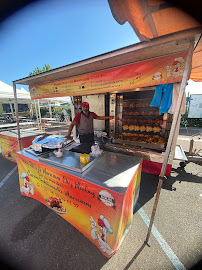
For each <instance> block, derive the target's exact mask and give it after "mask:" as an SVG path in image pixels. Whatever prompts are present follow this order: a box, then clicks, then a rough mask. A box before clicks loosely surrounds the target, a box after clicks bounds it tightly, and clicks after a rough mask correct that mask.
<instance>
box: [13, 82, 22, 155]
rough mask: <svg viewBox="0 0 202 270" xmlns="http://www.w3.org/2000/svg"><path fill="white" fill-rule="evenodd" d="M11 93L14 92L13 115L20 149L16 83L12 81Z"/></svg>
mask: <svg viewBox="0 0 202 270" xmlns="http://www.w3.org/2000/svg"><path fill="white" fill-rule="evenodd" d="M13 94H14V107H15V117H16V123H17V132H18V142H19V148H20V150H22V144H21V138H20V125H19V119H18V103H17V92H16V84H15V83H13Z"/></svg>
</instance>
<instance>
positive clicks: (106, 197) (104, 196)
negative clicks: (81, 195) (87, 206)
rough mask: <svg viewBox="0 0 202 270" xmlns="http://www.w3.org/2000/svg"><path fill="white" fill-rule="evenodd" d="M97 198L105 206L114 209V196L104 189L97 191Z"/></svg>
mask: <svg viewBox="0 0 202 270" xmlns="http://www.w3.org/2000/svg"><path fill="white" fill-rule="evenodd" d="M98 200H100V201H101V202H103V203H104V204H105V205H106V206H109V207H112V208H114V209H116V205H115V199H114V197H113V196H112V195H111V194H110V193H109V192H108V191H106V190H101V191H99V194H98Z"/></svg>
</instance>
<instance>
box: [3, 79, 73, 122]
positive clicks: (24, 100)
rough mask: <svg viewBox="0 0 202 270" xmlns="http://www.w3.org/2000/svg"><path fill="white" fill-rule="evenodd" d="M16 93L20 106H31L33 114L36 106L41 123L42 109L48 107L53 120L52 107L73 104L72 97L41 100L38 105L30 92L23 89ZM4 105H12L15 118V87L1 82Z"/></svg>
mask: <svg viewBox="0 0 202 270" xmlns="http://www.w3.org/2000/svg"><path fill="white" fill-rule="evenodd" d="M16 91H17V103H18V104H30V105H31V111H32V112H33V110H32V106H33V105H34V107H35V112H36V117H37V122H41V114H40V107H42V106H48V107H49V112H50V118H52V111H51V107H52V106H59V105H60V104H61V103H64V102H68V103H69V104H71V100H70V97H60V98H59V97H58V98H57V97H56V98H45V99H41V100H40V103H39V100H38V103H36V101H35V100H34V101H33V100H32V99H31V97H30V92H29V91H26V90H25V89H24V88H22V87H21V88H20V89H16ZM3 103H9V104H10V109H11V113H12V116H13V117H14V112H13V106H12V104H14V94H13V87H12V86H10V85H8V84H6V83H4V82H2V81H0V104H3ZM37 107H38V108H37Z"/></svg>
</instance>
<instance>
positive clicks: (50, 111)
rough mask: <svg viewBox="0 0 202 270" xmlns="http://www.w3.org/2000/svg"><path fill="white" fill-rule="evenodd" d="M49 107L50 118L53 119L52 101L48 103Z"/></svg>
mask: <svg viewBox="0 0 202 270" xmlns="http://www.w3.org/2000/svg"><path fill="white" fill-rule="evenodd" d="M48 107H49V114H50V118H52V110H51V102H50V101H48Z"/></svg>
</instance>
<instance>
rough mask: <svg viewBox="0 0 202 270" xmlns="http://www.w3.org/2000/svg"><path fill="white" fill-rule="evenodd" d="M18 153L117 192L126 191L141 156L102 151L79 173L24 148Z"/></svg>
mask: <svg viewBox="0 0 202 270" xmlns="http://www.w3.org/2000/svg"><path fill="white" fill-rule="evenodd" d="M18 153H19V154H21V155H23V156H25V157H27V158H30V159H32V160H35V161H38V162H40V163H41V164H46V165H48V166H51V167H53V168H56V169H58V170H61V171H63V172H66V173H69V174H71V175H74V176H76V177H78V178H80V179H83V180H85V181H89V182H92V183H95V184H97V185H100V186H103V187H105V188H108V189H111V190H114V191H117V192H119V193H124V192H125V191H126V189H127V187H128V185H129V183H130V181H131V179H132V177H133V175H134V174H135V172H136V171H137V168H138V166H139V164H140V162H141V158H139V157H134V156H128V155H124V154H120V153H112V152H104V153H103V154H102V156H100V157H99V158H98V159H96V162H94V163H93V164H92V166H90V167H88V168H87V169H86V170H85V171H84V172H83V173H79V172H76V171H72V170H69V169H67V168H64V167H60V166H57V165H54V164H50V163H49V162H47V160H46V159H43V160H40V157H37V156H34V155H32V154H30V153H28V152H26V151H25V150H22V151H19V152H18ZM74 154H77V153H74ZM66 165H68V164H66Z"/></svg>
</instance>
